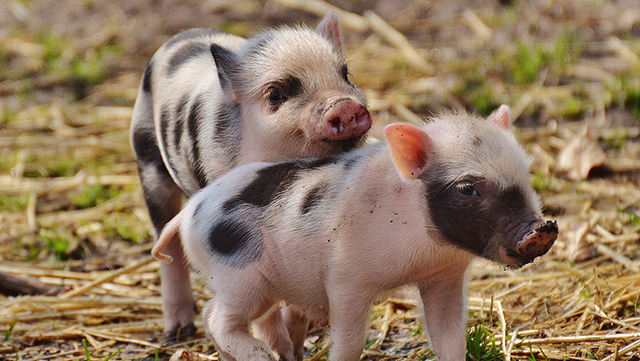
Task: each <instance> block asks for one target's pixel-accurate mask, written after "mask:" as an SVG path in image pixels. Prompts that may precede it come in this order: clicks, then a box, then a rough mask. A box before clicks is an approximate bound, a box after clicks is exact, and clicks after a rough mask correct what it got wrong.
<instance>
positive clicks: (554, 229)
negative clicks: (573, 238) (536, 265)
mask: <svg viewBox="0 0 640 361" xmlns="http://www.w3.org/2000/svg"><path fill="white" fill-rule="evenodd" d="M557 238H558V222H557V221H546V222H544V223H540V224H538V225H537V227H536V228H535V229H534V230H532V231H529V232H528V233H527V234H525V235H524V237H523V238H522V240H521V241H520V242H518V243H517V244H516V248H515V249H510V248H505V247H500V250H499V252H500V258H501V259H502V260H503V261H504V263H506V264H507V265H509V266H512V267H522V266H524V265H525V264H527V263H530V262H533V260H534V259H536V258H537V257H540V256H542V255H544V254H546V253H547V252H549V249H551V246H553V244H554V243H555V241H556V239H557Z"/></svg>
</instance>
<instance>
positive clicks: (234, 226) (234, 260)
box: [208, 219, 262, 267]
mask: <svg viewBox="0 0 640 361" xmlns="http://www.w3.org/2000/svg"><path fill="white" fill-rule="evenodd" d="M208 240H209V244H208V245H209V249H210V250H211V253H212V254H214V255H215V256H218V257H220V258H221V262H223V263H224V264H227V265H229V266H234V267H244V266H245V265H246V264H247V263H249V262H253V261H255V260H257V259H258V258H259V257H260V255H261V254H262V239H261V236H260V232H259V231H258V230H257V229H255V228H254V227H252V226H251V225H248V224H245V223H242V222H239V221H237V220H233V219H223V220H222V221H220V222H218V223H216V224H214V225H213V226H212V227H211V229H210V230H209V238H208Z"/></svg>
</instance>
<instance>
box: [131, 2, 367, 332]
mask: <svg viewBox="0 0 640 361" xmlns="http://www.w3.org/2000/svg"><path fill="white" fill-rule="evenodd" d="M370 126H371V116H370V114H369V111H368V110H367V108H366V100H365V97H364V95H363V93H362V91H361V90H360V89H359V88H358V87H356V86H355V85H354V84H353V83H352V82H351V81H350V79H349V70H348V67H347V61H346V59H345V55H344V52H343V49H342V42H341V39H340V31H339V27H338V20H337V17H336V14H335V13H333V12H330V13H328V14H327V16H326V17H325V18H324V19H323V21H322V22H321V23H320V24H319V25H318V27H317V28H316V29H315V30H313V29H309V28H307V27H303V26H297V27H281V28H278V29H273V30H268V31H265V32H262V33H260V34H257V35H256V36H254V37H253V38H251V39H249V40H245V39H243V38H240V37H238V36H235V35H231V34H227V33H224V32H221V31H218V30H213V29H192V30H187V31H184V32H182V33H180V34H178V35H176V36H174V37H173V38H171V39H170V40H169V41H167V42H166V43H165V44H164V45H163V46H162V47H161V48H160V49H159V50H158V51H157V52H156V54H155V55H154V56H153V58H152V59H151V60H150V61H149V64H148V65H147V68H146V70H145V72H144V75H143V77H142V81H141V83H140V89H139V92H138V98H137V99H136V103H135V106H134V110H133V119H132V121H131V143H132V147H133V150H134V153H135V156H136V159H137V161H138V167H139V171H140V172H139V173H140V179H141V181H142V189H143V191H144V198H145V202H146V205H147V208H148V209H149V215H150V216H151V220H152V222H153V225H154V229H155V232H156V234H157V233H160V230H161V229H162V227H163V226H164V225H165V224H166V222H168V221H169V220H170V219H171V218H173V217H174V216H175V215H176V214H177V213H178V211H179V210H180V207H181V205H182V198H183V196H184V195H186V196H190V195H192V194H193V193H195V192H197V191H198V190H199V189H201V188H202V187H204V186H206V185H207V184H209V183H211V182H212V181H213V180H215V179H216V178H217V177H219V176H221V175H222V174H224V173H225V172H227V171H229V170H230V169H231V168H233V167H235V166H238V165H241V164H245V163H249V162H255V161H280V160H284V159H290V158H299V157H323V156H328V155H332V154H336V153H339V152H343V151H345V150H349V149H352V148H355V147H358V146H360V145H362V144H363V143H364V142H365V136H366V135H365V133H366V132H367V130H369V128H370ZM167 252H168V253H170V254H171V255H172V256H173V257H175V258H176V259H182V258H183V255H182V249H181V248H180V247H179V246H178V245H177V243H176V246H171V247H169V248H168V249H167ZM160 275H161V280H162V308H163V311H164V317H165V331H166V333H167V336H168V337H169V339H179V338H181V337H180V336H189V335H190V334H193V332H194V331H195V328H194V326H193V317H194V307H195V300H194V298H193V295H192V292H191V283H190V282H189V272H188V269H187V268H186V267H185V263H184V262H175V263H173V264H170V265H165V264H163V265H162V266H161V268H160ZM185 334H186V335H185ZM183 338H184V337H183Z"/></svg>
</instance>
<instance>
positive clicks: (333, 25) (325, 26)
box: [316, 11, 342, 53]
mask: <svg viewBox="0 0 640 361" xmlns="http://www.w3.org/2000/svg"><path fill="white" fill-rule="evenodd" d="M316 32H317V33H318V34H320V35H321V36H322V37H323V38H325V39H327V40H329V42H330V43H331V44H332V45H333V46H334V48H336V50H337V51H339V52H340V53H342V39H340V24H338V14H336V13H335V12H334V11H329V12H327V14H326V15H325V16H324V18H323V19H322V21H321V22H320V24H318V27H316Z"/></svg>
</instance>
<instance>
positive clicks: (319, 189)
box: [300, 182, 329, 214]
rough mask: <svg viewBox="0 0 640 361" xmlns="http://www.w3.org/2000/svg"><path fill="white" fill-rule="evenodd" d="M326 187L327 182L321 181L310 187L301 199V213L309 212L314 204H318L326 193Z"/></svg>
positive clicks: (327, 185)
mask: <svg viewBox="0 0 640 361" xmlns="http://www.w3.org/2000/svg"><path fill="white" fill-rule="evenodd" d="M328 187H329V184H328V183H327V182H321V183H318V184H316V185H315V186H314V187H313V188H311V190H310V191H309V193H307V194H306V195H305V196H304V199H303V200H302V206H301V207H300V211H301V212H302V214H307V213H309V211H311V210H312V209H313V208H314V207H315V206H317V205H318V204H320V201H321V200H322V198H324V196H325V195H326V193H327V189H328Z"/></svg>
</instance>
